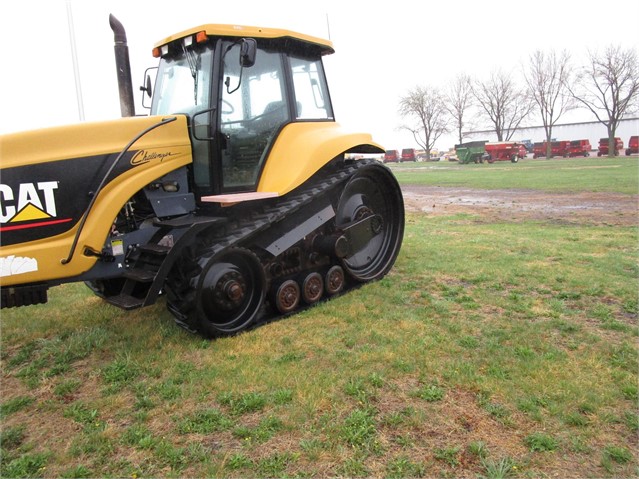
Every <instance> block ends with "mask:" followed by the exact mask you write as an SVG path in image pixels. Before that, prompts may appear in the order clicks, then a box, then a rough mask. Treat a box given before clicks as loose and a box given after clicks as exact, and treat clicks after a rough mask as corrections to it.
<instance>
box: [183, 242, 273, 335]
mask: <svg viewBox="0 0 639 479" xmlns="http://www.w3.org/2000/svg"><path fill="white" fill-rule="evenodd" d="M265 294H266V278H265V276H264V271H263V270H262V265H261V264H260V261H259V259H258V258H257V256H255V254H253V253H252V252H251V251H249V250H245V249H239V248H238V249H232V250H230V251H228V252H225V253H223V254H222V255H221V256H218V257H213V258H210V259H209V260H208V261H207V262H206V264H205V265H204V267H203V268H202V273H201V274H200V276H199V279H198V286H197V295H196V299H195V301H196V312H195V314H196V315H197V317H196V321H195V327H196V329H197V330H198V331H199V332H200V333H202V334H204V335H206V336H210V337H215V336H221V335H228V334H233V333H236V332H239V331H241V330H243V329H246V328H248V327H249V326H250V325H251V324H252V323H253V322H254V321H255V320H256V319H257V317H258V315H259V313H260V310H261V308H262V305H263V303H264V297H265Z"/></svg>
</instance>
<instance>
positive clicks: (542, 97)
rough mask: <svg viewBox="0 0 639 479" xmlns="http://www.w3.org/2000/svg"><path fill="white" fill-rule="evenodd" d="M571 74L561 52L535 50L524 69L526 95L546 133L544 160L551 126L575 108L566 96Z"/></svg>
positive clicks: (566, 59) (569, 67) (569, 95)
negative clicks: (534, 106) (528, 95)
mask: <svg viewBox="0 0 639 479" xmlns="http://www.w3.org/2000/svg"><path fill="white" fill-rule="evenodd" d="M571 71H572V69H571V65H570V55H569V54H568V52H567V51H565V50H564V51H563V52H561V53H556V52H555V51H554V50H553V51H550V52H549V53H544V52H542V51H540V50H537V51H536V52H534V53H533V54H532V55H531V56H530V62H529V65H528V68H527V69H526V68H525V69H524V78H525V80H526V84H527V85H528V92H529V94H530V96H531V97H532V99H533V100H534V102H535V104H536V105H537V107H538V109H539V113H540V114H541V120H542V122H543V125H544V131H545V133H546V158H550V149H551V148H550V140H551V138H552V129H553V127H554V126H555V124H556V123H557V121H558V120H559V118H561V116H562V115H563V114H564V113H566V112H567V111H569V110H571V109H573V108H574V107H575V101H574V99H573V97H572V95H571V94H570V87H571V84H570V82H571V80H572V78H571V76H572V75H571Z"/></svg>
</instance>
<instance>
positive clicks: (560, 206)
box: [402, 185, 639, 226]
mask: <svg viewBox="0 0 639 479" xmlns="http://www.w3.org/2000/svg"><path fill="white" fill-rule="evenodd" d="M402 192H403V195H404V203H405V208H406V211H407V212H422V213H426V214H429V215H454V214H458V213H467V214H473V215H479V216H482V217H485V218H486V219H489V220H491V219H493V220H503V221H535V220H536V221H550V222H557V223H572V224H593V225H618V226H637V225H639V195H624V194H621V193H591V192H576V193H547V192H542V191H538V190H515V189H510V190H479V189H470V188H454V187H440V186H412V185H405V186H402Z"/></svg>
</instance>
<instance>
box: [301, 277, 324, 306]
mask: <svg viewBox="0 0 639 479" xmlns="http://www.w3.org/2000/svg"><path fill="white" fill-rule="evenodd" d="M322 294H324V279H323V278H322V275H321V274H319V273H310V274H309V275H308V276H306V278H304V282H303V283H302V299H303V300H304V302H305V303H306V304H314V303H317V302H318V301H319V300H320V299H321V298H322Z"/></svg>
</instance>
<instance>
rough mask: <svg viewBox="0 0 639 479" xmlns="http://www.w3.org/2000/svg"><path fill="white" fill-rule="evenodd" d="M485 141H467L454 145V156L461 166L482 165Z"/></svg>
mask: <svg viewBox="0 0 639 479" xmlns="http://www.w3.org/2000/svg"><path fill="white" fill-rule="evenodd" d="M486 143H488V142H487V141H485V140H484V141H469V142H466V143H460V144H459V145H455V155H456V156H457V160H458V161H459V162H460V163H462V164H468V163H483V162H484V159H483V156H484V154H485V153H486Z"/></svg>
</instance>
